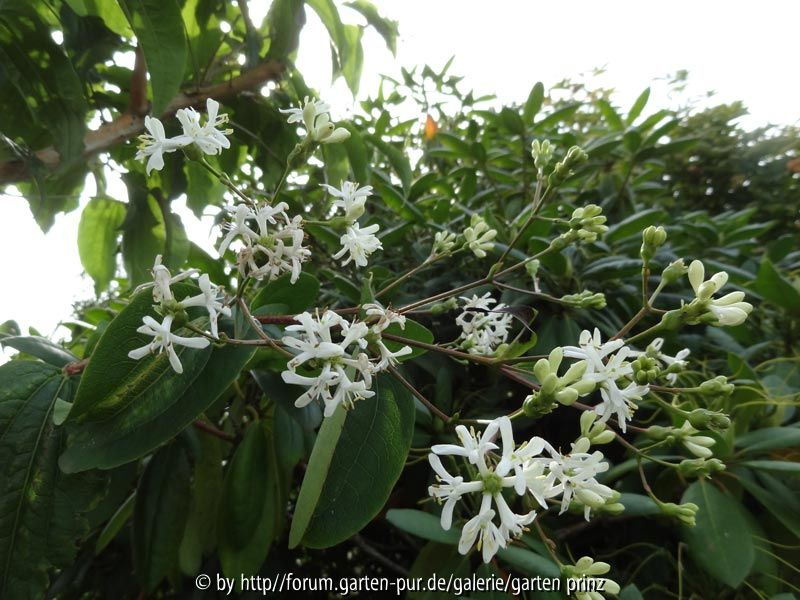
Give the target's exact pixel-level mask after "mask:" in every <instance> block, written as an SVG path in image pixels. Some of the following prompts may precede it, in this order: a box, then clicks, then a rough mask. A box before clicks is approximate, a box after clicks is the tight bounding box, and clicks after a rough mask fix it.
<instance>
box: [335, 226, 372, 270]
mask: <svg viewBox="0 0 800 600" xmlns="http://www.w3.org/2000/svg"><path fill="white" fill-rule="evenodd" d="M379 229H380V226H379V225H377V224H376V225H369V226H367V227H364V228H363V229H361V228H360V227H359V225H358V223H353V224H352V225H350V226H348V227H347V232H346V233H345V234H344V235H342V237H341V238H340V240H339V242H340V243H341V244H342V249H341V250H339V252H337V253H336V254H334V255H333V258H335V259H339V258H341V257H343V256H344V255H345V254H347V255H348V256H347V258H346V259H345V260H344V261H342V266H345V265H347V264H348V263H349V262H350V261H351V260H352V261H354V262H355V263H356V266H359V267H366V266H367V257H368V256H369V255H370V254H372V253H373V252H375V251H376V250H379V249H381V248H383V246H382V245H381V241H380V240H379V239H378V238H377V237H376V236H375V234H376V233H377V232H378V230H379Z"/></svg>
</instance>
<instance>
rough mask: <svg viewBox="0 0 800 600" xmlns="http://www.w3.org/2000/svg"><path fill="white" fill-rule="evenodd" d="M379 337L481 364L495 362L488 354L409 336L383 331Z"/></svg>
mask: <svg viewBox="0 0 800 600" xmlns="http://www.w3.org/2000/svg"><path fill="white" fill-rule="evenodd" d="M381 337H382V338H384V339H387V340H392V341H393V342H399V343H401V344H406V345H408V346H416V347H417V348H424V349H425V350H430V351H431V352H441V353H442V354H449V355H450V356H454V357H456V358H461V359H464V360H471V361H472V362H476V363H480V364H483V365H493V364H496V361H495V359H494V358H491V357H489V356H480V355H478V354H468V353H467V352H461V351H459V350H453V349H451V348H443V347H442V346H437V345H436V344H428V343H427V342H420V341H417V340H412V339H410V338H405V337H401V336H399V335H394V334H392V333H386V332H383V333H382V334H381Z"/></svg>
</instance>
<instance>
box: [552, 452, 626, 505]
mask: <svg viewBox="0 0 800 600" xmlns="http://www.w3.org/2000/svg"><path fill="white" fill-rule="evenodd" d="M589 445H590V442H589V440H588V439H587V438H581V439H580V440H578V442H576V443H575V444H573V445H572V452H571V453H570V454H568V455H566V456H564V455H561V454H558V453H554V456H553V460H551V461H550V463H549V464H548V469H549V471H550V474H551V475H552V476H553V478H554V481H555V482H556V484H555V486H554V488H553V489H554V490H557V491H558V492H561V493H562V496H561V513H564V512H565V511H566V510H567V509H568V508H569V504H570V502H571V501H572V500H573V497H574V498H575V499H576V500H578V501H579V502H580V503H581V504H583V505H584V518H585V519H586V520H587V521H588V520H589V516H590V515H591V511H592V509H593V508H598V507H599V506H602V505H603V504H605V501H606V500H607V499H609V498H611V497H612V496H613V493H614V492H613V490H612V489H611V488H609V487H608V486H605V485H603V484H601V483H600V482H598V481H597V479H596V477H597V475H599V474H600V473H603V472H604V471H607V470H608V463H607V462H605V461H604V460H603V458H604V457H603V453H602V452H600V451H599V450H598V451H595V452H593V453H591V454H589V452H588V450H589Z"/></svg>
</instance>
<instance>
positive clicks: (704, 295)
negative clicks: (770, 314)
mask: <svg viewBox="0 0 800 600" xmlns="http://www.w3.org/2000/svg"><path fill="white" fill-rule="evenodd" d="M704 279H705V267H704V266H703V263H702V262H700V261H699V260H694V261H692V264H690V265H689V283H690V284H691V285H692V289H693V290H694V293H695V296H696V297H697V300H696V301H697V302H700V303H707V308H708V311H709V312H710V313H711V314H712V315H714V316H715V317H716V319H717V323H716V324H717V325H720V326H723V325H725V326H735V325H741V324H742V323H744V321H745V319H747V315H749V314H750V311H752V310H753V305H752V304H750V303H749V302H743V300H744V292H731V293H729V294H726V295H725V296H723V297H722V298H716V299H715V298H713V296H714V294H716V293H717V292H718V291H719V290H720V289H721V288H722V287H723V286H724V285H725V284H726V283H727V282H728V274H727V273H726V272H724V271H720V272H719V273H715V274H714V275H712V276H711V278H710V279H709V280H708V281H703V280H704Z"/></svg>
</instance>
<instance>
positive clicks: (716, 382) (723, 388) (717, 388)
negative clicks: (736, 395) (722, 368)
mask: <svg viewBox="0 0 800 600" xmlns="http://www.w3.org/2000/svg"><path fill="white" fill-rule="evenodd" d="M698 390H699V391H700V393H701V394H703V395H705V396H717V395H720V394H721V395H723V396H730V395H731V394H732V393H733V390H734V386H733V384H730V383H728V378H727V377H725V376H724V375H719V376H717V377H715V378H714V379H709V380H708V381H704V382H703V383H701V384H700V386H699V387H698Z"/></svg>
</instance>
